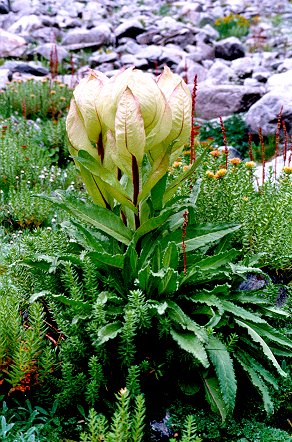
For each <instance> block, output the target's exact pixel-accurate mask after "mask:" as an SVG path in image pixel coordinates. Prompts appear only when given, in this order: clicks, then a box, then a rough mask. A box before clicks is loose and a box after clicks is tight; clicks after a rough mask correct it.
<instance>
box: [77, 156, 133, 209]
mask: <svg viewBox="0 0 292 442" xmlns="http://www.w3.org/2000/svg"><path fill="white" fill-rule="evenodd" d="M74 160H75V161H76V162H77V163H79V164H82V166H83V167H84V168H86V169H87V170H88V171H89V172H91V173H92V175H94V176H96V177H99V178H100V179H101V180H102V181H103V182H104V187H105V189H106V191H107V193H109V194H110V195H111V196H112V197H113V198H115V200H116V201H118V202H119V203H120V204H122V206H125V207H128V208H129V209H131V210H132V211H133V212H134V213H136V214H137V213H138V210H137V207H135V206H134V204H133V202H132V200H131V198H130V197H129V196H128V195H127V192H126V191H125V189H124V187H123V186H122V185H121V183H120V182H119V180H118V179H117V178H116V177H115V176H114V173H113V172H112V171H110V170H107V169H106V168H105V167H103V166H100V165H99V164H98V163H97V161H96V160H95V159H94V158H93V157H92V156H91V155H90V154H89V153H88V152H86V151H85V150H80V151H79V152H78V157H74Z"/></svg>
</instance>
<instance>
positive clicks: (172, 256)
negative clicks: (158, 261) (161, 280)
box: [162, 242, 179, 269]
mask: <svg viewBox="0 0 292 442" xmlns="http://www.w3.org/2000/svg"><path fill="white" fill-rule="evenodd" d="M178 258H179V255H178V250H177V246H176V244H175V242H170V243H169V244H168V246H167V247H166V249H165V251H164V254H163V258H162V263H163V267H165V268H167V267H171V268H172V269H176V268H177V265H178Z"/></svg>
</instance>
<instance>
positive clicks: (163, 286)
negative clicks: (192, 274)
mask: <svg viewBox="0 0 292 442" xmlns="http://www.w3.org/2000/svg"><path fill="white" fill-rule="evenodd" d="M162 271H163V276H162V278H161V281H160V283H159V285H158V294H159V295H161V294H162V293H163V294H165V295H168V294H170V293H174V292H175V291H177V289H178V277H179V274H178V272H177V271H176V270H173V269H171V268H168V269H162Z"/></svg>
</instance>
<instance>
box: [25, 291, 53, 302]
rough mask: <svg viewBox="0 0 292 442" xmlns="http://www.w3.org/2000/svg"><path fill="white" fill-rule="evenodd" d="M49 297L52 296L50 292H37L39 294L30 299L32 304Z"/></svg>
mask: <svg viewBox="0 0 292 442" xmlns="http://www.w3.org/2000/svg"><path fill="white" fill-rule="evenodd" d="M47 295H52V293H51V292H49V291H48V290H44V291H43V292H37V293H33V294H32V295H31V296H30V298H29V301H28V302H29V303H30V304H32V303H33V302H35V301H36V300H37V299H39V298H42V297H43V296H47Z"/></svg>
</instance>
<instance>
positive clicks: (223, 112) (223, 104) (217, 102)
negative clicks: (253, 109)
mask: <svg viewBox="0 0 292 442" xmlns="http://www.w3.org/2000/svg"><path fill="white" fill-rule="evenodd" d="M263 93H264V91H263V89H262V88H258V89H255V88H248V87H245V86H239V85H232V84H231V85H211V84H210V83H206V82H205V83H203V84H201V85H200V87H198V90H197V100H196V114H197V116H198V118H203V119H207V120H208V119H211V118H218V117H220V116H228V115H232V114H234V113H237V112H245V111H247V109H249V107H250V106H251V105H252V104H253V103H255V102H256V101H257V100H259V98H260V97H261V96H262V95H263Z"/></svg>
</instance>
